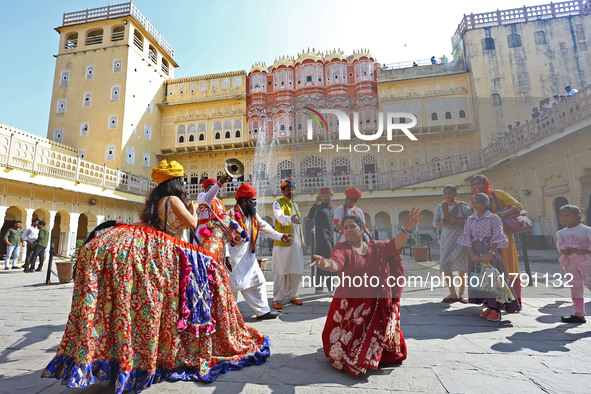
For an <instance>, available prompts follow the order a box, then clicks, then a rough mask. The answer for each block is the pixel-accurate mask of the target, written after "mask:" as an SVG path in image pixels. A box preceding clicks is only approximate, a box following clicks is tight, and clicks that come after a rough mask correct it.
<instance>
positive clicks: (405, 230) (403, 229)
mask: <svg viewBox="0 0 591 394" xmlns="http://www.w3.org/2000/svg"><path fill="white" fill-rule="evenodd" d="M400 231H402V232H403V233H404V234H406V235H410V234H411V233H412V231H408V230H407V229H405V228H404V226H402V229H401V230H400Z"/></svg>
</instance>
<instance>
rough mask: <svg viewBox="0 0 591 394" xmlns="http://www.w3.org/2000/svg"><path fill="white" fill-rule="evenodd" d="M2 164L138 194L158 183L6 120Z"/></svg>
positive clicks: (0, 142) (0, 141) (0, 134)
mask: <svg viewBox="0 0 591 394" xmlns="http://www.w3.org/2000/svg"><path fill="white" fill-rule="evenodd" d="M0 166H2V167H7V168H14V169H18V170H22V171H27V172H31V173H33V174H39V175H46V176H50V177H54V178H60V179H65V180H70V181H73V182H77V183H84V184H87V185H93V186H99V187H102V188H107V189H113V190H115V189H116V190H121V191H125V192H129V193H133V194H139V195H147V194H148V193H149V192H150V191H151V190H152V188H153V187H154V186H155V183H154V182H152V181H151V180H150V179H146V178H143V177H140V176H137V175H133V174H130V173H128V172H125V171H122V170H119V169H117V170H116V169H112V168H108V167H107V166H106V165H101V164H96V163H92V162H89V161H86V160H82V159H80V158H78V156H77V155H76V151H75V150H74V149H72V148H70V147H67V146H65V145H62V144H59V143H56V142H54V141H50V140H48V139H46V138H40V137H37V136H34V135H32V134H30V133H27V132H25V131H22V130H18V129H15V128H13V127H10V126H7V125H3V124H0Z"/></svg>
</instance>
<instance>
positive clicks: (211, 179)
mask: <svg viewBox="0 0 591 394" xmlns="http://www.w3.org/2000/svg"><path fill="white" fill-rule="evenodd" d="M216 183H217V184H218V185H219V184H220V183H219V182H218V181H216V180H215V179H213V178H209V179H206V180H205V182H203V188H204V189H205V190H207V188H208V187H209V186H210V185H213V184H216Z"/></svg>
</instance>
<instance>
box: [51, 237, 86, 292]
mask: <svg viewBox="0 0 591 394" xmlns="http://www.w3.org/2000/svg"><path fill="white" fill-rule="evenodd" d="M83 245H84V240H82V239H79V240H77V241H76V249H75V250H74V253H73V254H72V255H71V256H70V259H69V260H65V261H59V262H56V263H55V268H56V269H57V277H58V279H59V281H60V283H71V282H72V280H73V274H74V265H75V264H76V260H77V259H78V253H79V252H80V248H82V246H83Z"/></svg>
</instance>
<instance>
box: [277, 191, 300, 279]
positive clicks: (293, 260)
mask: <svg viewBox="0 0 591 394" xmlns="http://www.w3.org/2000/svg"><path fill="white" fill-rule="evenodd" d="M294 211H295V210H294ZM273 215H274V216H275V219H277V221H278V222H279V223H281V224H282V225H284V226H288V225H290V224H292V223H291V216H286V215H285V214H284V213H283V209H282V208H281V205H279V203H278V202H277V201H275V202H274V203H273ZM292 229H293V230H292V233H291V234H290V235H291V238H292V241H293V242H292V244H291V246H273V271H274V272H273V273H274V274H275V275H276V276H277V275H288V274H296V275H302V274H303V273H304V251H303V250H302V245H303V244H304V243H303V240H302V229H301V226H300V225H299V224H295V223H293V227H292Z"/></svg>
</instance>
